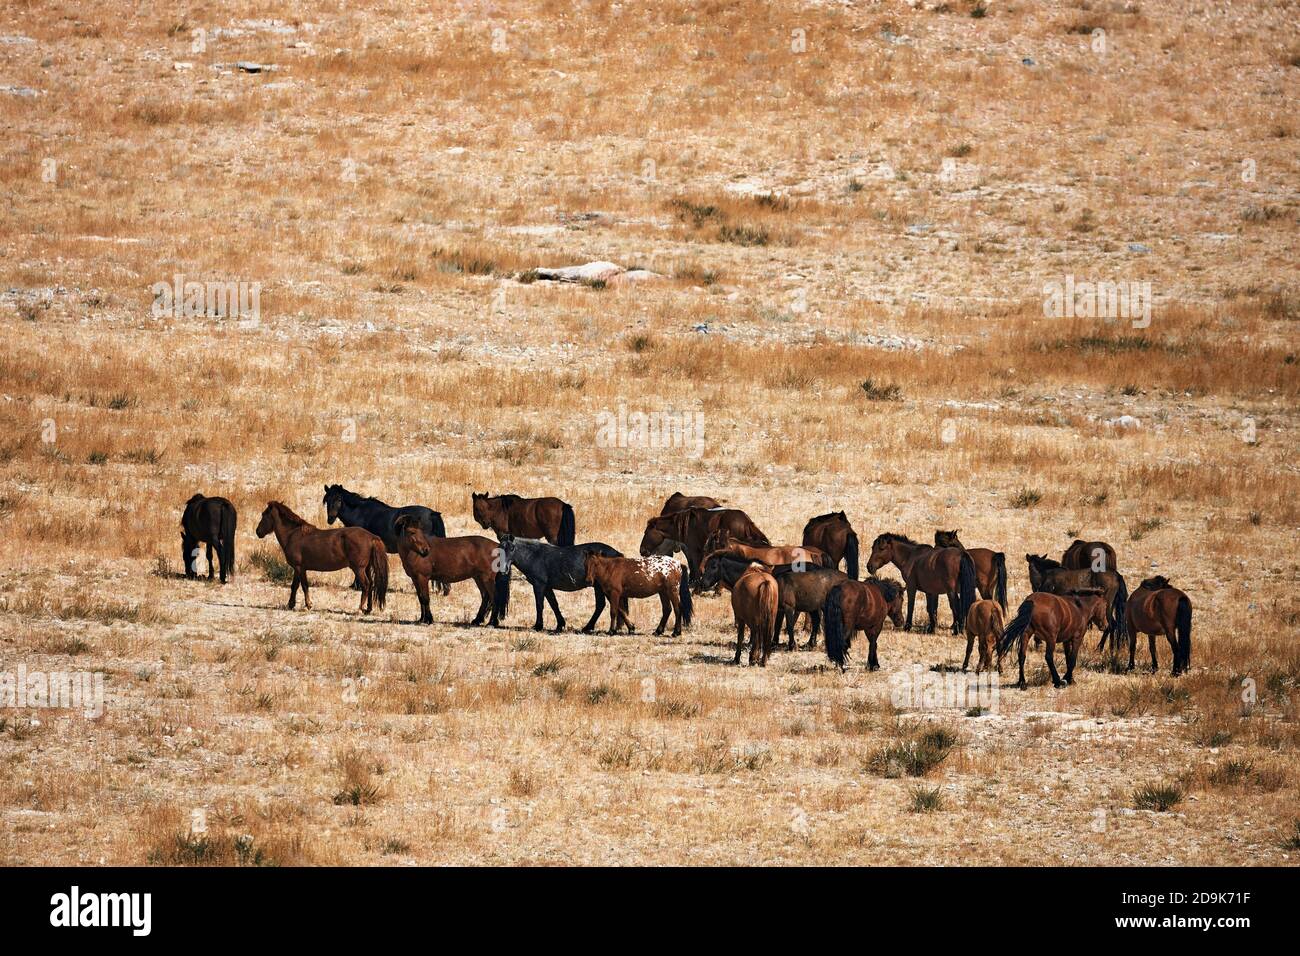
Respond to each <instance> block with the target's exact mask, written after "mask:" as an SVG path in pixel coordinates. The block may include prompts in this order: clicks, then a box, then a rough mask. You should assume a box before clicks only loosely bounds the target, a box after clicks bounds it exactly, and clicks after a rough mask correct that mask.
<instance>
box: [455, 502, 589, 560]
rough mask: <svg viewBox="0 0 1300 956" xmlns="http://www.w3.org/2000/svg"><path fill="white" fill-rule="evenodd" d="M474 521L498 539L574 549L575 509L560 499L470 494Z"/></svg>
mask: <svg viewBox="0 0 1300 956" xmlns="http://www.w3.org/2000/svg"><path fill="white" fill-rule="evenodd" d="M470 498H471V499H472V500H473V502H474V520H475V521H477V522H478V526H479V527H480V528H490V529H491V530H493V531H495V532H496V533H497V535H498V536H500V535H503V534H512V535H514V536H515V537H517V538H545V539H546V540H547V541H549V542H550V543H551V544H558V545H562V546H564V547H572V546H573V535H574V520H573V507H572V506H571V505H570V504H569V503H568V502H565V501H561V500H560V499H559V498H520V497H519V496H518V495H488V494H479V493H478V492H476V491H475V492H471V493H470Z"/></svg>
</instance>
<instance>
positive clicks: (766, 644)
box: [758, 578, 781, 652]
mask: <svg viewBox="0 0 1300 956" xmlns="http://www.w3.org/2000/svg"><path fill="white" fill-rule="evenodd" d="M758 595H759V598H760V599H761V600H762V603H763V607H762V620H761V622H760V625H761V627H762V631H763V650H764V652H766V651H768V650H770V649H771V648H773V647H775V646H776V645H777V643H778V642H779V640H780V635H781V589H780V588H779V587H778V586H777V583H776V578H771V579H769V580H766V581H764V582H763V583H762V584H760V585H759V586H758Z"/></svg>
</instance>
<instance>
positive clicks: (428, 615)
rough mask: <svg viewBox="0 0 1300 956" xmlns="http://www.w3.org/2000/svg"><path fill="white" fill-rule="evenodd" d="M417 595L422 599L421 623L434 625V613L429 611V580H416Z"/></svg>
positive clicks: (422, 578) (421, 578) (424, 578)
mask: <svg viewBox="0 0 1300 956" xmlns="http://www.w3.org/2000/svg"><path fill="white" fill-rule="evenodd" d="M415 593H416V595H417V596H418V597H419V599H420V623H421V624H432V623H433V612H432V611H431V610H429V579H428V578H426V577H419V578H416V579H415Z"/></svg>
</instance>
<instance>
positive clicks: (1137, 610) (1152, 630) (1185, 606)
mask: <svg viewBox="0 0 1300 956" xmlns="http://www.w3.org/2000/svg"><path fill="white" fill-rule="evenodd" d="M1124 610H1125V616H1124V621H1125V626H1126V629H1127V630H1128V633H1129V635H1130V638H1131V640H1130V642H1129V648H1128V669H1129V670H1132V669H1133V658H1134V655H1135V654H1136V653H1137V639H1138V635H1139V634H1145V635H1147V640H1148V642H1149V643H1150V646H1151V673H1153V674H1154V673H1155V672H1156V669H1157V668H1158V666H1159V665H1158V663H1157V661H1156V635H1157V634H1163V635H1164V636H1165V637H1166V638H1167V639H1168V640H1169V649H1170V650H1171V651H1172V652H1173V655H1174V666H1173V674H1174V676H1175V677H1177V676H1178V675H1179V674H1182V673H1184V672H1185V671H1188V670H1190V669H1191V667H1192V601H1191V598H1189V597H1188V596H1187V595H1186V594H1184V593H1183V592H1182V591H1180V590H1178V588H1176V587H1173V586H1172V585H1171V584H1170V583H1169V580H1168V578H1163V577H1160V576H1156V577H1153V578H1147V579H1146V580H1145V581H1143V582H1142V583H1141V584H1140V585H1138V589H1137V590H1136V591H1134V592H1133V596H1132V597H1131V598H1129V602H1128V606H1127V607H1126V608H1125V609H1124Z"/></svg>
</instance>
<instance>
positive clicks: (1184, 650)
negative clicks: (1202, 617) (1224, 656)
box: [1174, 594, 1192, 671]
mask: <svg viewBox="0 0 1300 956" xmlns="http://www.w3.org/2000/svg"><path fill="white" fill-rule="evenodd" d="M1174 631H1175V633H1176V634H1177V635H1178V656H1179V657H1180V658H1182V661H1183V670H1185V671H1186V670H1190V669H1191V666H1192V601H1191V599H1190V598H1189V597H1188V596H1187V595H1186V594H1182V595H1179V597H1178V610H1177V611H1175V612H1174Z"/></svg>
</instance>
